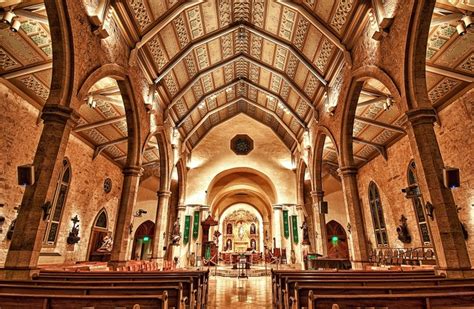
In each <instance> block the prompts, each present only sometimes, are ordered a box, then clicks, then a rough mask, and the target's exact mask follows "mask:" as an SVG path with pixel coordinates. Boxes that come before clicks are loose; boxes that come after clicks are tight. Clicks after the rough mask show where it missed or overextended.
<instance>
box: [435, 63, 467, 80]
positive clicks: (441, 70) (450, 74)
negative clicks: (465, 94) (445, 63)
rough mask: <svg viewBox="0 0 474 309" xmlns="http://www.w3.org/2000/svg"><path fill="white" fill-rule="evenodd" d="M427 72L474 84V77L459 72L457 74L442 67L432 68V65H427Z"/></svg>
mask: <svg viewBox="0 0 474 309" xmlns="http://www.w3.org/2000/svg"><path fill="white" fill-rule="evenodd" d="M426 71H427V72H431V73H436V74H440V75H443V76H446V77H450V78H455V79H459V80H462V81H464V82H468V83H472V82H474V77H472V76H469V75H465V74H461V73H458V72H455V71H452V70H449V69H445V68H441V67H435V66H432V65H427V66H426Z"/></svg>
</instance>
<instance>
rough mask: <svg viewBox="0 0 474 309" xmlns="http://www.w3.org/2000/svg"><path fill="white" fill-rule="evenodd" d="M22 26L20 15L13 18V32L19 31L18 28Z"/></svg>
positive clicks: (11, 28)
mask: <svg viewBox="0 0 474 309" xmlns="http://www.w3.org/2000/svg"><path fill="white" fill-rule="evenodd" d="M20 27H21V22H20V21H19V20H18V17H16V18H15V19H13V23H12V26H11V27H10V30H11V31H12V32H17V31H18V30H20Z"/></svg>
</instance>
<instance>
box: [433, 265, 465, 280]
mask: <svg viewBox="0 0 474 309" xmlns="http://www.w3.org/2000/svg"><path fill="white" fill-rule="evenodd" d="M435 274H436V275H439V276H445V277H446V278H450V279H462V278H474V269H470V268H469V269H436V268H435Z"/></svg>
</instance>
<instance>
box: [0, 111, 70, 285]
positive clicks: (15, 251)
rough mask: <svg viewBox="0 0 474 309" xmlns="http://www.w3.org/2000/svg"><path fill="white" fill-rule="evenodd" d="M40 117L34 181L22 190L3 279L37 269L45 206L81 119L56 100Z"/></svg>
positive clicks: (23, 276) (26, 275) (21, 276)
mask: <svg viewBox="0 0 474 309" xmlns="http://www.w3.org/2000/svg"><path fill="white" fill-rule="evenodd" d="M41 118H42V119H43V124H44V126H43V130H42V132H41V137H40V140H39V143H38V147H37V148H36V153H35V157H34V160H33V166H34V169H35V183H34V184H33V185H29V186H27V187H26V190H25V193H24V194H23V199H22V201H21V206H20V211H19V213H18V217H17V220H16V224H15V231H14V233H13V238H12V241H11V243H10V249H9V250H8V254H7V257H6V261H5V268H4V269H3V271H2V272H0V278H4V279H18V280H21V279H30V278H31V276H32V275H33V274H34V273H36V272H38V270H37V265H38V258H39V254H40V251H41V247H42V244H43V237H44V233H45V227H46V226H45V220H44V212H43V208H42V206H43V205H45V203H47V202H52V201H53V198H54V194H55V191H56V184H57V180H58V177H59V173H60V171H61V169H62V166H63V164H62V163H63V158H64V154H65V152H66V147H67V143H68V140H69V135H70V133H71V130H72V129H73V127H74V126H75V125H76V124H77V120H79V116H78V115H77V114H76V113H75V112H74V110H73V109H72V108H69V107H66V106H60V105H56V104H46V105H45V106H44V107H43V111H42V113H41Z"/></svg>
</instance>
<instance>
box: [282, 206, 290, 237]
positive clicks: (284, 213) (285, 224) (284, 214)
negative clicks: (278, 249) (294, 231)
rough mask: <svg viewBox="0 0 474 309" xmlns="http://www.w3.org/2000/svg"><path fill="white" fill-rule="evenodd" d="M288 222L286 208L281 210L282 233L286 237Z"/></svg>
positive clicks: (288, 232) (288, 233)
mask: <svg viewBox="0 0 474 309" xmlns="http://www.w3.org/2000/svg"><path fill="white" fill-rule="evenodd" d="M289 225H290V223H289V222H288V210H283V235H284V236H285V238H286V239H288V237H290V226H289Z"/></svg>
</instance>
